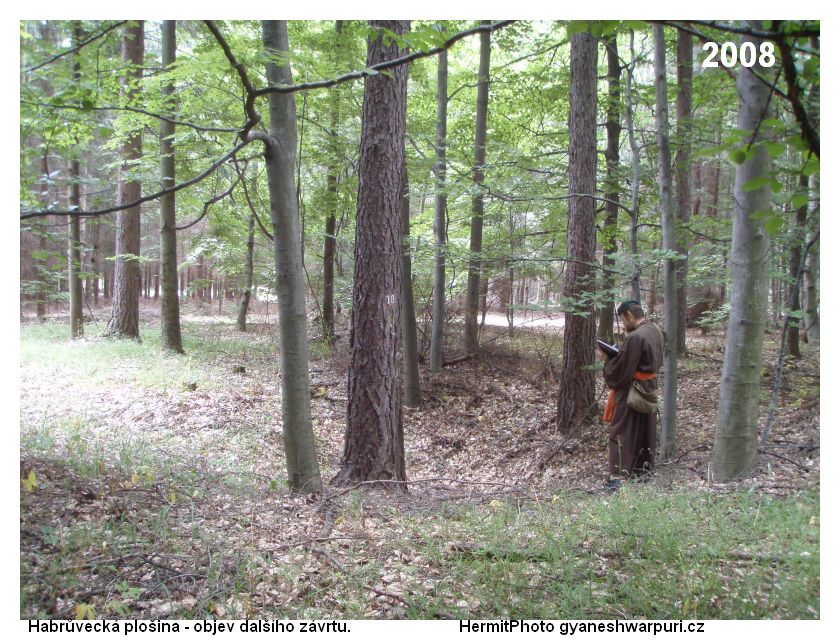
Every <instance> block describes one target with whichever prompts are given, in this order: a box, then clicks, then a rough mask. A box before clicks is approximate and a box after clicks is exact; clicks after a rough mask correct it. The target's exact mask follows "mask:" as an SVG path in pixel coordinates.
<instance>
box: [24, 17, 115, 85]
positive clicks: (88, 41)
mask: <svg viewBox="0 0 840 640" xmlns="http://www.w3.org/2000/svg"><path fill="white" fill-rule="evenodd" d="M126 22H128V20H120V21H119V22H117V23H115V24H112V25H111V26H110V27H108V28H106V29H103V30H102V31H100V32H99V33H97V34H94V35H92V36H91V37H90V38H88V39H87V40H85V41H84V42H81V43H79V44H77V45H76V46H75V47H73V48H72V49H67V51H62V52H61V53H57V54H56V55H54V56H53V57H52V58H49V59H47V60H44V61H43V62H41V63H40V64H36V65H35V66H34V67H29V68H28V69H24V70H23V71H24V72H25V73H32V72H33V71H37V70H38V69H40V68H41V67H46V66H47V65H48V64H52V63H53V62H55V61H56V60H59V59H61V58H63V57H64V56H68V55H70V54H71V53H76V52H77V51H79V50H80V49H81V48H82V47H84V46H85V45H88V44H90V43H91V42H93V41H94V40H98V39H99V38H101V37H102V36H104V35H106V34H108V33H110V32H111V31H113V30H114V29H117V28H119V27H121V26H122V25H124V24H125V23H126Z"/></svg>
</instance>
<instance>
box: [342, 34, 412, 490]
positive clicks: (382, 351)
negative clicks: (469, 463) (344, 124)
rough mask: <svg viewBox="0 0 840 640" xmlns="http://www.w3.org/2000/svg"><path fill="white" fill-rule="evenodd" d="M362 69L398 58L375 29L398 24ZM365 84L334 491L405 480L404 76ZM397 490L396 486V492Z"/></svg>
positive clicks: (377, 42) (376, 40)
mask: <svg viewBox="0 0 840 640" xmlns="http://www.w3.org/2000/svg"><path fill="white" fill-rule="evenodd" d="M370 26H371V27H372V29H374V30H376V32H375V34H374V35H372V36H371V37H370V39H369V40H368V56H367V66H368V67H371V66H373V65H375V64H377V63H379V62H383V61H385V60H390V59H393V58H396V57H397V56H399V55H400V50H399V48H398V45H397V43H395V42H391V43H390V44H389V45H388V46H386V45H385V43H384V42H383V36H382V31H381V29H388V30H390V31H392V32H393V33H396V34H398V35H401V34H404V33H405V32H406V31H407V30H408V21H406V20H373V21H371V22H370ZM390 75H391V76H392V77H388V76H386V75H376V76H371V77H368V78H366V79H365V95H364V103H363V106H362V139H361V147H360V154H359V197H358V204H357V208H356V246H355V265H354V278H353V319H352V323H351V332H350V342H351V346H350V368H349V371H348V385H347V431H346V434H345V441H344V455H343V457H342V460H341V469H340V471H339V473H338V474H337V475H336V477H335V478H334V482H336V483H338V484H352V483H355V482H358V481H363V480H405V477H406V476H405V451H404V443H403V425H402V363H401V362H400V359H401V355H402V327H401V317H400V316H401V313H400V310H401V306H402V305H401V304H400V287H401V278H402V245H403V242H402V224H401V222H402V218H401V203H400V200H401V193H402V189H401V185H402V165H403V161H404V154H405V149H404V137H405V109H406V88H407V69H406V67H405V66H399V67H396V68H394V69H392V70H391V74H390ZM399 486H400V487H404V485H399Z"/></svg>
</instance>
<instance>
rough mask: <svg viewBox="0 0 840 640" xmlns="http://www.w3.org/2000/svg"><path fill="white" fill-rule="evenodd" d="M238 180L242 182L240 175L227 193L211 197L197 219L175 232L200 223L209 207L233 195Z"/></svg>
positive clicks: (177, 228) (176, 229)
mask: <svg viewBox="0 0 840 640" xmlns="http://www.w3.org/2000/svg"><path fill="white" fill-rule="evenodd" d="M240 180H242V176H241V175H239V176H237V178H236V180H234V181H233V184H232V185H230V188H229V189H228V190H227V191H225V192H224V193H220V194H219V195H217V196H213V197H212V198H210V199H209V200H208V201H207V202H205V203H204V210H203V211H202V212H201V215H200V216H198V218H196V219H195V220H193V221H192V222H190V223H189V224H185V225H183V226H181V227H175V231H183V230H184V229H189V228H190V227H193V226H195V225H197V224H198V223H199V222H201V221H202V220H203V219H204V218H205V216H206V215H207V212H208V211H209V210H210V206H211V205H214V204H216V203H217V202H219V200H222V199H224V198H226V197H227V196H229V195H230V194H231V193H233V190H234V189H235V188H236V185H237V184H238V183H239V181H240Z"/></svg>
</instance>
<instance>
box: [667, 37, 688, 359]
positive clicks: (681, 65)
mask: <svg viewBox="0 0 840 640" xmlns="http://www.w3.org/2000/svg"><path fill="white" fill-rule="evenodd" d="M693 55H694V52H693V48H692V38H691V34H690V33H685V32H684V31H680V30H677V86H678V89H679V92H678V94H677V144H678V145H679V146H678V147H677V157H676V162H675V167H674V170H675V176H674V182H675V188H676V199H677V211H676V218H677V221H678V224H679V227H678V228H677V229H676V246H675V247H674V250H675V251H676V252H677V253H679V254H680V255H682V256H685V257H684V258H681V259H680V260H679V261H678V262H677V273H676V277H677V311H676V314H677V328H676V333H675V336H676V345H675V348H676V351H677V354H678V355H685V354H686V353H687V352H688V347H687V346H686V343H685V316H686V307H687V305H686V292H687V283H686V281H687V278H688V241H689V238H688V235H687V234H688V231H687V226H688V222H689V219H690V217H691V180H690V177H691V176H690V172H691V159H690V158H691V93H692V91H691V89H692V86H691V84H692V77H693V65H694V58H693ZM666 307H667V305H666Z"/></svg>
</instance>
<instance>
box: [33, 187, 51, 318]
mask: <svg viewBox="0 0 840 640" xmlns="http://www.w3.org/2000/svg"><path fill="white" fill-rule="evenodd" d="M45 175H46V174H45ZM43 188H44V189H46V188H47V187H46V184H45V185H44V187H43ZM48 204H49V203H48ZM35 228H36V229H37V230H38V254H39V256H38V260H36V262H35V271H36V273H37V274H38V293H37V296H38V302H37V305H36V309H35V315H36V317H37V318H38V320H39V321H40V322H44V321H45V320H46V319H47V286H48V285H47V278H46V273H47V258H46V256H47V227H46V224H39V225H38V226H37V227H35Z"/></svg>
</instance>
